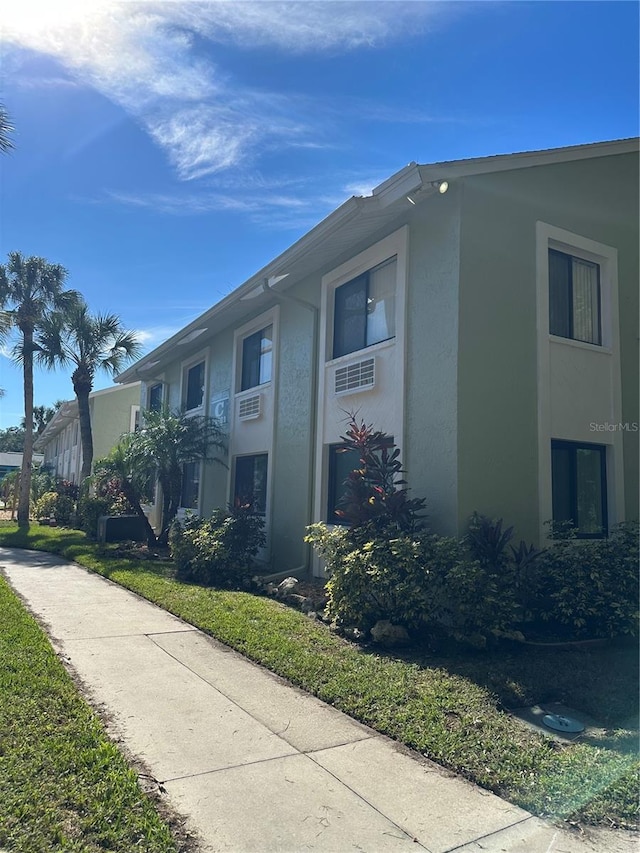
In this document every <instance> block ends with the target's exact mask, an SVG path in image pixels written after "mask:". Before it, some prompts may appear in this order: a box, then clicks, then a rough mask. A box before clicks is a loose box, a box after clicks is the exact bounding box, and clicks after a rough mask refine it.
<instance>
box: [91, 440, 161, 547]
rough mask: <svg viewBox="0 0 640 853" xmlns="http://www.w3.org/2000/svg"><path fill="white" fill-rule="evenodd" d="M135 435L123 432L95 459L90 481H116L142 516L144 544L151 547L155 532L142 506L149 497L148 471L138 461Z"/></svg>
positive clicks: (101, 482) (155, 541)
mask: <svg viewBox="0 0 640 853" xmlns="http://www.w3.org/2000/svg"><path fill="white" fill-rule="evenodd" d="M135 438H136V434H135V433H129V434H128V435H123V436H122V438H121V439H120V441H119V442H118V444H116V446H115V447H113V448H112V449H111V451H110V452H109V454H108V455H107V456H105V457H104V458H102V459H98V460H97V461H96V464H95V473H94V476H93V481H94V483H95V484H96V485H97V486H104V485H106V484H107V483H109V482H110V481H112V480H117V481H118V484H119V487H120V491H121V492H122V494H123V495H124V496H125V498H126V499H127V500H128V501H129V505H130V506H131V508H132V509H133V511H134V512H135V514H136V515H137V516H138V517H139V518H141V519H143V522H144V525H145V530H146V532H147V545H148V546H149V548H153V547H154V546H155V545H156V544H157V538H156V534H155V532H154V529H153V527H152V526H151V524H150V523H149V519H148V518H147V515H146V513H145V511H144V510H143V509H142V501H143V500H144V499H145V498H147V497H148V495H147V491H148V490H149V489H148V486H149V475H148V472H147V471H146V470H145V469H144V467H142V466H141V465H140V464H139V459H138V454H137V452H136V447H135Z"/></svg>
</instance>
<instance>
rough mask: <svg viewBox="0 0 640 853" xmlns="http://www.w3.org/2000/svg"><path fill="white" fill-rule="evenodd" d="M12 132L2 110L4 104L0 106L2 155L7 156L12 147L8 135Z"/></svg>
mask: <svg viewBox="0 0 640 853" xmlns="http://www.w3.org/2000/svg"><path fill="white" fill-rule="evenodd" d="M13 131H14V127H13V123H12V122H11V119H10V118H9V115H8V113H7V111H6V110H5V108H4V104H0V151H2V152H3V153H4V154H8V153H9V151H11V149H12V148H13V147H14V145H13V140H12V139H11V137H10V135H9V134H10V133H13Z"/></svg>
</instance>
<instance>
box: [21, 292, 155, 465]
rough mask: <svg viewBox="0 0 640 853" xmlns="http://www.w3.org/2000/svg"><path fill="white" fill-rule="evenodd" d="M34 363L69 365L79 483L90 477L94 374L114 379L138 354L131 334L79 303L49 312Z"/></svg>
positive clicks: (110, 316) (115, 318) (111, 317)
mask: <svg viewBox="0 0 640 853" xmlns="http://www.w3.org/2000/svg"><path fill="white" fill-rule="evenodd" d="M37 343H38V352H37V360H38V362H39V363H40V364H42V365H44V366H45V367H48V368H55V367H58V366H60V367H66V366H72V367H73V373H72V374H71V381H72V383H73V390H74V392H75V395H76V400H77V401H78V417H79V421H80V443H81V445H82V469H81V471H80V481H81V482H83V481H84V480H85V479H86V478H87V477H88V476H89V475H90V474H91V466H92V463H93V434H92V431H91V412H90V409H89V394H90V393H91V391H92V390H93V382H94V379H95V375H96V373H98V372H100V371H106V372H107V373H109V374H110V375H111V376H115V375H116V374H117V373H119V372H120V371H121V370H122V368H123V367H124V366H125V365H126V364H127V363H128V362H129V361H132V360H133V359H135V358H137V357H138V355H139V354H140V351H141V344H140V342H139V341H138V340H137V339H136V337H135V334H134V333H133V332H130V331H126V330H125V329H124V328H123V327H122V323H121V322H120V318H119V317H118V316H117V315H116V314H91V312H90V311H89V308H88V306H87V305H86V303H85V302H84V301H83V300H79V301H78V302H77V303H76V304H75V305H73V306H72V307H71V309H70V310H68V311H61V312H53V313H51V314H50V315H48V316H47V317H46V319H45V322H44V323H42V325H41V328H40V330H39V334H38V337H37Z"/></svg>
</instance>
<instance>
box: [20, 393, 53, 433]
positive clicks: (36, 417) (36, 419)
mask: <svg viewBox="0 0 640 853" xmlns="http://www.w3.org/2000/svg"><path fill="white" fill-rule="evenodd" d="M61 405H62V400H58V402H57V403H55V404H54V405H53V406H34V407H33V429H34V431H35V434H36V437H37V436H39V435H42V433H43V432H44V430H45V427H46V426H47V424H48V423H49V421H50V420H51V418H53V416H54V415H55V413H56V412H57V411H58V409H59V408H60V406H61ZM20 427H21V428H22V429H25V427H26V420H25V418H23V419H22V421H21V423H20Z"/></svg>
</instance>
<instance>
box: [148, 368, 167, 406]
mask: <svg viewBox="0 0 640 853" xmlns="http://www.w3.org/2000/svg"><path fill="white" fill-rule="evenodd" d="M157 385H159V386H160V388H161V392H160V406H161V407H163V406H164V405H165V402H166V397H167V383H166V382H165V381H164V376H163V377H162V378H161V379H154V380H153V382H148V383H147V384H146V388H145V409H147V410H149V409H150V408H151V389H152V388H155V387H156V386H157Z"/></svg>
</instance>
